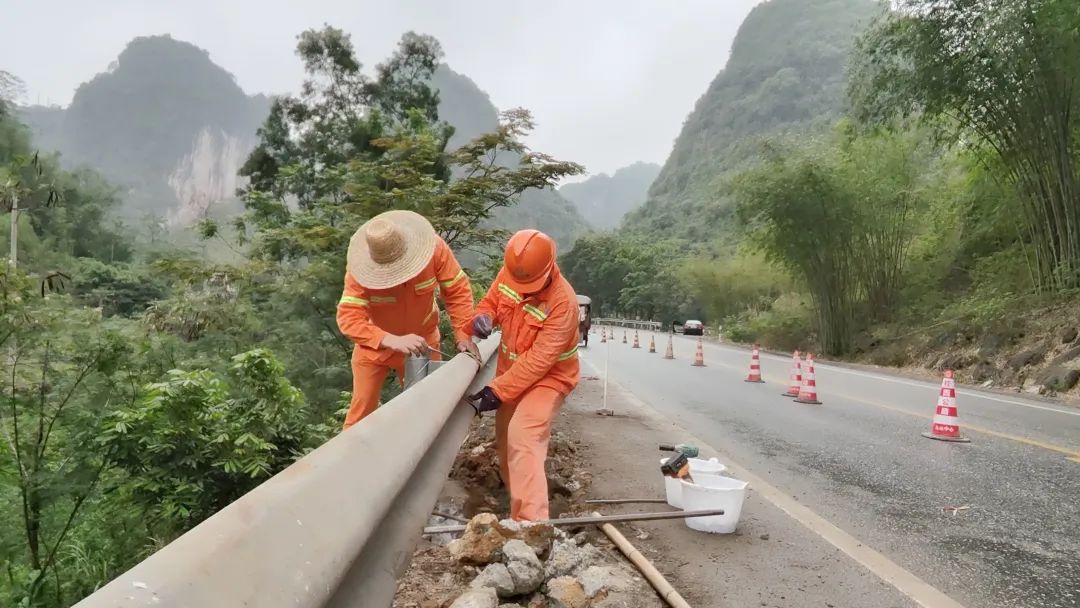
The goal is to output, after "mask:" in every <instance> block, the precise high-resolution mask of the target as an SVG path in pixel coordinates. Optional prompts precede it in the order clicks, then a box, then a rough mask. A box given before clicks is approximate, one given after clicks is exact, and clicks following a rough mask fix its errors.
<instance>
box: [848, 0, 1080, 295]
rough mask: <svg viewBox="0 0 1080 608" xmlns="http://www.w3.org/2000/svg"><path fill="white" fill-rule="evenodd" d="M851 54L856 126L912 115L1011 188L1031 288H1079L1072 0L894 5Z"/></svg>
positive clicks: (940, 0) (938, 0) (1079, 100)
mask: <svg viewBox="0 0 1080 608" xmlns="http://www.w3.org/2000/svg"><path fill="white" fill-rule="evenodd" d="M897 4H898V6H897V9H896V10H895V11H893V12H892V13H890V14H889V15H887V16H886V17H885V18H883V19H882V20H880V21H879V23H878V24H877V25H876V27H874V28H873V29H872V30H871V31H870V32H869V33H867V34H866V35H865V36H864V37H863V38H862V40H860V42H859V44H858V53H857V55H856V57H857V59H858V61H857V63H856V69H855V74H856V78H854V79H853V80H852V84H851V87H850V96H851V98H852V100H853V105H854V108H855V110H856V116H857V117H858V118H859V119H861V120H864V121H869V122H874V123H887V122H888V121H891V120H893V118H894V117H895V116H896V115H897V114H898V113H899V114H900V115H903V116H910V115H915V116H921V117H923V118H924V119H926V120H927V121H929V122H930V123H931V124H933V125H935V126H936V127H938V128H939V129H940V130H941V131H942V132H944V133H946V134H948V135H950V136H951V137H952V138H954V139H955V140H957V141H960V142H963V143H964V145H965V146H967V147H970V148H973V149H975V150H976V151H978V152H980V153H982V156H983V162H984V163H986V164H987V165H988V166H990V167H991V168H992V169H993V171H992V175H994V176H995V177H996V178H997V179H999V180H1001V181H1002V183H1003V185H1007V186H1008V187H1010V188H1014V189H1015V191H1016V192H1017V193H1018V196H1017V197H1016V199H1015V203H1016V208H1015V212H1014V214H1015V216H1016V220H1017V225H1018V228H1019V230H1020V232H1021V234H1022V236H1023V239H1022V243H1024V244H1025V251H1026V253H1027V257H1028V260H1029V264H1030V267H1031V270H1032V275H1033V276H1034V278H1035V285H1036V288H1038V289H1040V290H1047V289H1060V288H1068V287H1076V286H1078V285H1080V206H1078V205H1077V204H1076V200H1077V197H1078V196H1080V190H1078V178H1080V153H1078V152H1077V150H1078V145H1077V144H1078V139H1077V138H1078V137H1080V128H1078V126H1080V122H1078V121H1080V119H1078V118H1077V117H1078V114H1080V113H1078V110H1080V95H1077V86H1078V84H1080V35H1078V34H1077V32H1078V29H1080V13H1078V12H1077V11H1076V3H1075V2H1073V1H1072V0H986V1H979V2H974V1H972V0H902V1H901V2H898V3H897Z"/></svg>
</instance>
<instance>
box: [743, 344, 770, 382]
mask: <svg viewBox="0 0 1080 608" xmlns="http://www.w3.org/2000/svg"><path fill="white" fill-rule="evenodd" d="M744 382H765V381H764V380H762V379H761V355H759V354H758V345H757V344H755V345H754V350H752V351H751V352H750V373H749V374H747V375H746V380H745V381H744Z"/></svg>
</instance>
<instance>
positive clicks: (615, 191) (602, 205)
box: [559, 162, 660, 230]
mask: <svg viewBox="0 0 1080 608" xmlns="http://www.w3.org/2000/svg"><path fill="white" fill-rule="evenodd" d="M659 173H660V165H657V164H654V163H642V162H638V163H634V164H632V165H629V166H627V167H623V168H621V169H619V170H617V171H615V173H613V174H612V175H608V174H606V173H601V174H599V175H594V176H592V177H590V178H589V179H587V180H585V181H581V182H576V183H573V184H566V185H564V186H560V187H559V194H561V195H563V196H564V197H565V198H567V199H569V200H570V202H572V203H574V205H575V206H577V209H578V211H579V212H581V215H582V216H584V218H585V220H586V221H588V222H589V224H591V225H593V226H595V227H597V228H601V229H605V230H606V229H611V228H615V227H616V226H618V225H619V223H620V222H622V219H623V216H624V215H626V214H627V213H628V212H630V211H633V210H634V209H637V208H638V207H640V206H641V205H642V204H643V203H644V202H645V197H646V196H647V193H648V190H649V185H651V184H652V183H653V180H654V179H656V176H657V174H659Z"/></svg>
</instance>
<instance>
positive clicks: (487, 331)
mask: <svg viewBox="0 0 1080 608" xmlns="http://www.w3.org/2000/svg"><path fill="white" fill-rule="evenodd" d="M494 330H495V326H494V324H493V323H492V322H491V317H489V316H487V315H476V316H475V317H473V320H472V333H473V335H474V336H476V337H477V338H480V339H481V340H483V339H484V338H486V337H488V336H490V335H491V332H492V331H494Z"/></svg>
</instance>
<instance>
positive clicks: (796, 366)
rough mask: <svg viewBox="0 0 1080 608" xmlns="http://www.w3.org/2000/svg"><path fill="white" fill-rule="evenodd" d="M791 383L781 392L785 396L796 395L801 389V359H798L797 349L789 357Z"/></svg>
mask: <svg viewBox="0 0 1080 608" xmlns="http://www.w3.org/2000/svg"><path fill="white" fill-rule="evenodd" d="M790 378H791V384H789V385H788V389H787V392H786V393H781V394H782V395H783V396H785V397H798V396H799V391H800V390H802V361H800V360H799V351H795V354H794V355H792V357H791V376H790Z"/></svg>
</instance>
